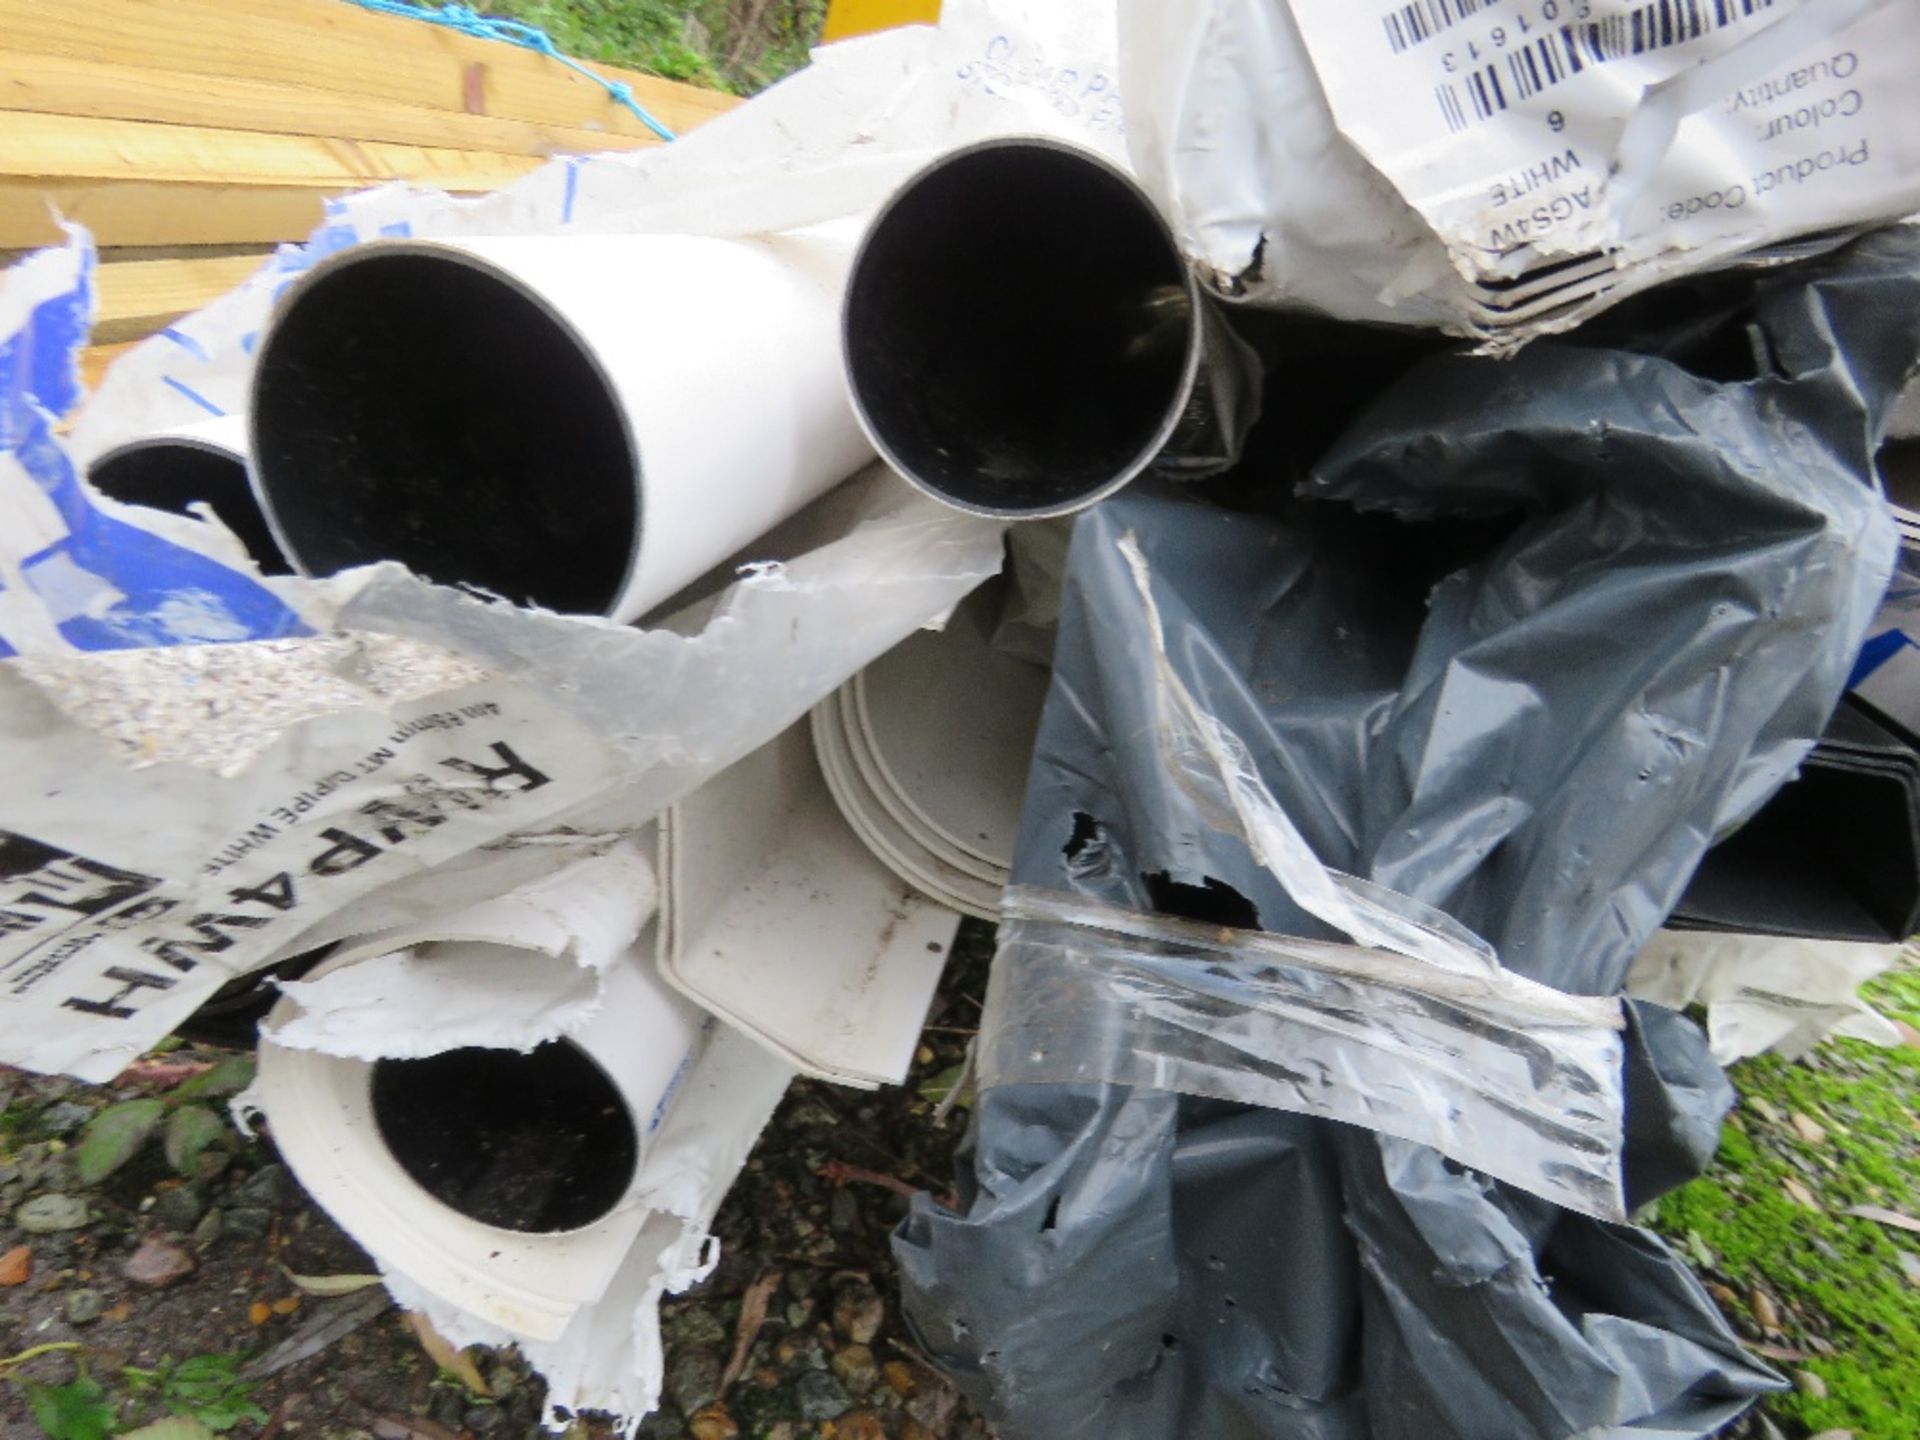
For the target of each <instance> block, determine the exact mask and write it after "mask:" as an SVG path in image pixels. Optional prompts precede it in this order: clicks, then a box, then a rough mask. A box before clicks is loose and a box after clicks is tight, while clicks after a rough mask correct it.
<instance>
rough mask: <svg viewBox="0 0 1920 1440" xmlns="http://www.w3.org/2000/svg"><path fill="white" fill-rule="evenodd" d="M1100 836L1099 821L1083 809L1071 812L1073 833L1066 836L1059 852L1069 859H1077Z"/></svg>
mask: <svg viewBox="0 0 1920 1440" xmlns="http://www.w3.org/2000/svg"><path fill="white" fill-rule="evenodd" d="M1099 838H1100V822H1099V821H1098V820H1096V819H1094V818H1093V816H1091V815H1089V814H1087V812H1086V811H1084V810H1076V811H1074V812H1073V834H1071V835H1069V836H1068V837H1067V843H1066V844H1064V845H1062V846H1061V847H1060V853H1061V854H1062V855H1064V856H1066V857H1067V859H1069V860H1077V859H1079V858H1080V855H1081V853H1082V852H1083V851H1084V850H1085V849H1086V848H1087V847H1088V846H1089V845H1091V844H1093V843H1094V841H1096V840H1098V839H1099Z"/></svg>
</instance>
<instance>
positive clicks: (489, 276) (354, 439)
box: [253, 249, 641, 614]
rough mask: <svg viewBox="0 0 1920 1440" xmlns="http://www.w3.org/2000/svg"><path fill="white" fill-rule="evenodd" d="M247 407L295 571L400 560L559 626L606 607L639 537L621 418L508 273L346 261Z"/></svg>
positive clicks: (577, 351) (293, 312)
mask: <svg viewBox="0 0 1920 1440" xmlns="http://www.w3.org/2000/svg"><path fill="white" fill-rule="evenodd" d="M353 254H354V252H348V255H349V256H352V255H353ZM254 395H255V401H254V416H253V431H254V440H255V452H256V453H255V455H254V467H255V470H256V473H257V477H258V480H259V483H260V487H261V490H262V492H263V493H264V495H265V496H266V499H267V503H268V507H269V509H270V510H271V511H272V513H273V516H274V520H275V523H276V524H277V525H278V527H279V530H280V534H281V537H282V539H284V540H285V541H286V545H287V550H288V552H289V555H290V556H291V558H292V559H293V560H294V561H295V563H297V564H299V565H300V566H302V567H303V568H305V569H307V570H309V571H311V572H312V573H314V574H317V575H331V574H334V573H335V572H336V571H340V570H345V569H348V568H350V567H352V566H355V565H364V564H367V563H369V562H371V561H375V560H397V561H399V562H400V563H402V564H404V565H406V566H407V567H408V568H409V569H411V570H413V571H414V572H415V573H416V574H419V575H423V576H425V577H426V578H427V579H429V580H435V581H438V582H439V583H441V584H443V585H470V586H474V587H476V588H478V589H481V590H485V591H489V592H492V593H494V594H497V595H502V596H505V597H506V598H507V599H509V600H512V601H514V602H516V603H518V604H532V605H541V606H545V607H546V608H548V609H551V610H558V611H562V612H566V613H571V614H603V613H605V612H607V611H608V610H610V609H611V608H612V607H613V605H614V602H615V601H616V600H617V599H618V597H619V595H620V591H621V588H622V586H623V584H624V582H625V579H626V574H627V567H628V562H629V560H630V558H631V556H632V553H633V547H634V542H635V540H636V537H637V533H638V527H639V525H640V523H641V516H640V513H639V504H640V502H639V480H638V474H639V457H638V456H637V455H636V454H635V453H634V449H633V445H632V442H631V440H630V438H629V435H628V430H627V422H626V417H625V414H624V412H623V411H622V409H621V407H620V405H619V403H618V401H617V400H616V399H615V398H614V395H613V392H612V389H611V388H610V386H609V384H608V381H607V379H606V377H605V376H604V375H603V374H602V373H601V371H600V368H599V366H598V365H597V364H596V363H595V362H594V360H593V358H592V357H591V356H590V355H589V354H588V353H587V351H586V350H585V348H584V347H583V346H582V345H581V343H580V342H579V340H578V339H577V338H576V337H575V335H574V332H573V331H572V329H571V328H570V327H568V326H567V325H566V324H564V323H563V322H562V321H561V320H560V319H559V318H558V317H557V316H556V315H554V314H553V312H551V311H550V310H548V309H547V308H546V306H545V305H543V304H541V303H540V302H539V301H537V300H535V299H534V298H533V297H532V296H531V295H530V294H528V293H527V292H526V291H525V290H523V289H522V288H521V287H520V286H519V285H518V284H517V283H515V282H514V281H512V280H511V279H509V278H507V277H506V276H504V275H502V274H500V273H498V272H496V271H493V270H490V269H488V268H485V267H484V266H483V265H481V264H479V263H478V262H475V261H473V260H472V259H470V258H469V257H466V256H463V255H459V254H456V253H454V252H451V251H445V250H431V249H423V250H409V249H378V250H373V251H369V252H368V253H366V254H365V255H364V256H359V257H357V258H353V259H351V260H346V261H343V263H339V264H337V265H335V267H334V268H332V269H331V270H328V271H326V272H325V273H321V274H317V275H316V276H315V278H314V279H313V280H312V281H311V282H309V283H308V284H307V285H305V286H304V287H303V288H302V289H301V290H300V291H299V292H298V293H297V294H295V296H294V297H293V299H292V302H291V305H290V307H289V308H288V309H287V311H286V312H285V313H284V314H283V315H282V316H281V317H280V319H279V320H278V322H277V323H276V324H275V326H274V328H273V330H272V332H271V333H270V334H269V336H268V339H267V342H266V346H265V350H264V353H263V355H262V357H261V362H260V373H259V377H258V380H257V382H256V388H255V392H254Z"/></svg>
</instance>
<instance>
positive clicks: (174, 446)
mask: <svg viewBox="0 0 1920 1440" xmlns="http://www.w3.org/2000/svg"><path fill="white" fill-rule="evenodd" d="M87 478H88V479H89V480H91V481H92V482H93V487H94V489H96V490H98V491H99V492H100V493H101V494H103V495H106V496H108V497H109V498H111V499H114V500H118V501H120V502H122V503H123V504H127V505H144V506H147V507H148V508H150V509H154V510H165V511H168V512H169V513H171V514H174V515H191V514H193V509H192V507H193V506H194V505H195V504H204V505H206V506H207V507H208V508H209V509H211V510H212V511H213V513H214V514H215V515H216V516H218V517H219V519H220V523H221V524H223V525H225V526H226V527H227V528H228V529H229V530H231V531H232V532H233V533H234V535H235V536H237V537H238V538H239V540H240V543H241V544H242V545H244V546H246V550H247V554H248V555H249V556H251V557H252V559H253V563H254V564H256V565H258V566H259V567H260V570H261V573H262V574H266V575H287V574H291V573H292V567H291V566H289V565H288V564H287V559H286V556H285V555H283V554H282V553H281V551H280V546H279V545H278V544H277V543H276V542H275V540H274V538H273V534H272V532H271V531H270V530H269V529H268V528H267V521H266V517H265V516H264V515H262V514H261V513H260V503H259V501H257V500H256V499H255V498H254V494H253V487H252V485H251V483H250V482H249V481H248V478H247V422H246V417H245V416H242V415H221V416H218V417H214V418H210V419H206V420H202V421H200V422H198V423H197V424H193V425H180V426H176V427H174V428H173V429H170V430H162V431H159V432H158V433H156V434H153V435H142V436H140V437H139V438H138V439H134V440H128V441H125V442H124V443H122V444H119V445H116V446H114V447H113V448H112V449H111V450H107V451H104V452H102V453H101V454H100V455H98V456H96V457H95V459H94V461H93V463H92V464H91V465H89V466H88V467H87Z"/></svg>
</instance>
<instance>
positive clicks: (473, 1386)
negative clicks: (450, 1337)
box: [406, 1310, 493, 1395]
mask: <svg viewBox="0 0 1920 1440" xmlns="http://www.w3.org/2000/svg"><path fill="white" fill-rule="evenodd" d="M406 1317H407V1326H408V1328H409V1329H411V1330H412V1331H413V1333H414V1335H415V1336H416V1337H417V1338H418V1339H419V1341H420V1348H421V1349H422V1350H424V1351H426V1352H427V1358H428V1359H429V1360H431V1361H433V1363H434V1364H436V1365H438V1366H439V1367H440V1368H441V1369H442V1370H444V1371H446V1372H447V1373H448V1374H449V1375H451V1376H453V1378H454V1379H456V1380H458V1381H459V1382H460V1383H461V1384H462V1385H464V1386H466V1387H467V1389H469V1390H471V1391H472V1392H473V1393H474V1394H476V1395H491V1394H493V1392H492V1391H491V1390H489V1389H488V1388H487V1381H486V1377H485V1376H483V1375H482V1374H481V1373H480V1369H479V1367H478V1366H476V1365H475V1364H474V1363H473V1357H472V1356H471V1355H469V1354H468V1353H467V1352H466V1351H464V1350H456V1349H454V1348H453V1346H451V1345H449V1344H448V1343H447V1342H446V1340H445V1339H444V1338H442V1336H441V1334H440V1332H439V1331H438V1330H436V1329H434V1328H433V1322H432V1321H431V1320H429V1319H427V1317H426V1316H424V1315H422V1314H421V1313H420V1312H419V1311H417V1310H409V1311H407V1312H406Z"/></svg>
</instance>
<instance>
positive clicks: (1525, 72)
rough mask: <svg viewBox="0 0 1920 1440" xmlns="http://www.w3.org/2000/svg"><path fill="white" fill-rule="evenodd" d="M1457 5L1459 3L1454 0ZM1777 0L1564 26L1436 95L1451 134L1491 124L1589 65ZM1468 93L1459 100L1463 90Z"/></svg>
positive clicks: (1685, 5) (1693, 36)
mask: <svg viewBox="0 0 1920 1440" xmlns="http://www.w3.org/2000/svg"><path fill="white" fill-rule="evenodd" d="M1455 3H1456V4H1457V3H1458V0H1455ZM1773 5H1774V0H1655V3H1653V4H1650V5H1639V6H1636V7H1635V8H1634V9H1633V10H1632V11H1630V12H1629V13H1627V14H1623V15H1608V16H1605V17H1603V18H1602V19H1599V20H1592V21H1587V22H1585V23H1582V24H1573V25H1562V26H1561V27H1560V28H1559V29H1557V30H1554V31H1550V32H1548V33H1547V34H1545V35H1542V36H1541V37H1540V38H1539V39H1537V40H1532V41H1529V42H1528V43H1526V44H1524V45H1521V46H1518V47H1517V48H1515V49H1514V51H1513V52H1512V53H1511V54H1509V55H1505V56H1503V57H1501V58H1500V59H1499V60H1497V61H1495V62H1494V63H1493V64H1491V65H1485V66H1482V67H1480V68H1479V69H1477V70H1474V71H1472V72H1470V73H1469V74H1468V75H1467V76H1466V78H1465V79H1464V80H1462V81H1461V82H1460V85H1459V86H1458V87H1456V86H1455V85H1453V84H1451V83H1447V84H1442V85H1440V86H1438V87H1437V88H1436V90H1435V98H1436V100H1437V101H1438V102H1439V106H1440V116H1441V119H1442V120H1443V121H1444V122H1445V123H1446V126H1447V129H1449V130H1451V131H1460V130H1464V129H1466V128H1467V125H1468V123H1469V119H1468V114H1467V110H1468V109H1469V108H1471V110H1472V118H1473V119H1475V120H1491V119H1492V118H1493V117H1494V116H1495V115H1498V114H1499V113H1500V112H1501V111H1502V110H1505V109H1507V108H1508V107H1509V106H1510V105H1513V104H1515V103H1517V102H1518V101H1521V100H1525V99H1527V98H1528V97H1529V96H1532V95H1538V94H1539V93H1540V92H1541V91H1543V90H1547V89H1550V88H1552V87H1553V86H1555V85H1558V84H1559V83H1560V82H1561V81H1562V80H1565V79H1566V78H1567V77H1568V76H1570V75H1578V74H1579V73H1580V72H1581V71H1582V70H1585V69H1586V68H1587V67H1588V66H1590V65H1604V64H1606V63H1607V62H1608V61H1610V60H1624V59H1626V58H1627V57H1628V56H1632V55H1648V54H1651V53H1652V52H1654V51H1656V50H1665V49H1667V48H1668V47H1669V46H1673V45H1684V44H1686V43H1687V42H1688V41H1690V40H1698V39H1701V38H1702V37H1703V36H1706V35H1711V34H1712V33H1713V32H1714V31H1716V30H1724V29H1726V28H1727V27H1728V26H1729V25H1733V24H1736V23H1737V22H1739V21H1741V20H1745V19H1747V18H1748V17H1749V16H1752V15H1758V14H1760V13H1762V12H1763V11H1767V10H1771V9H1772V8H1773ZM1461 89H1464V90H1465V92H1466V100H1465V103H1464V104H1463V103H1462V100H1461V95H1460V90H1461Z"/></svg>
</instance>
